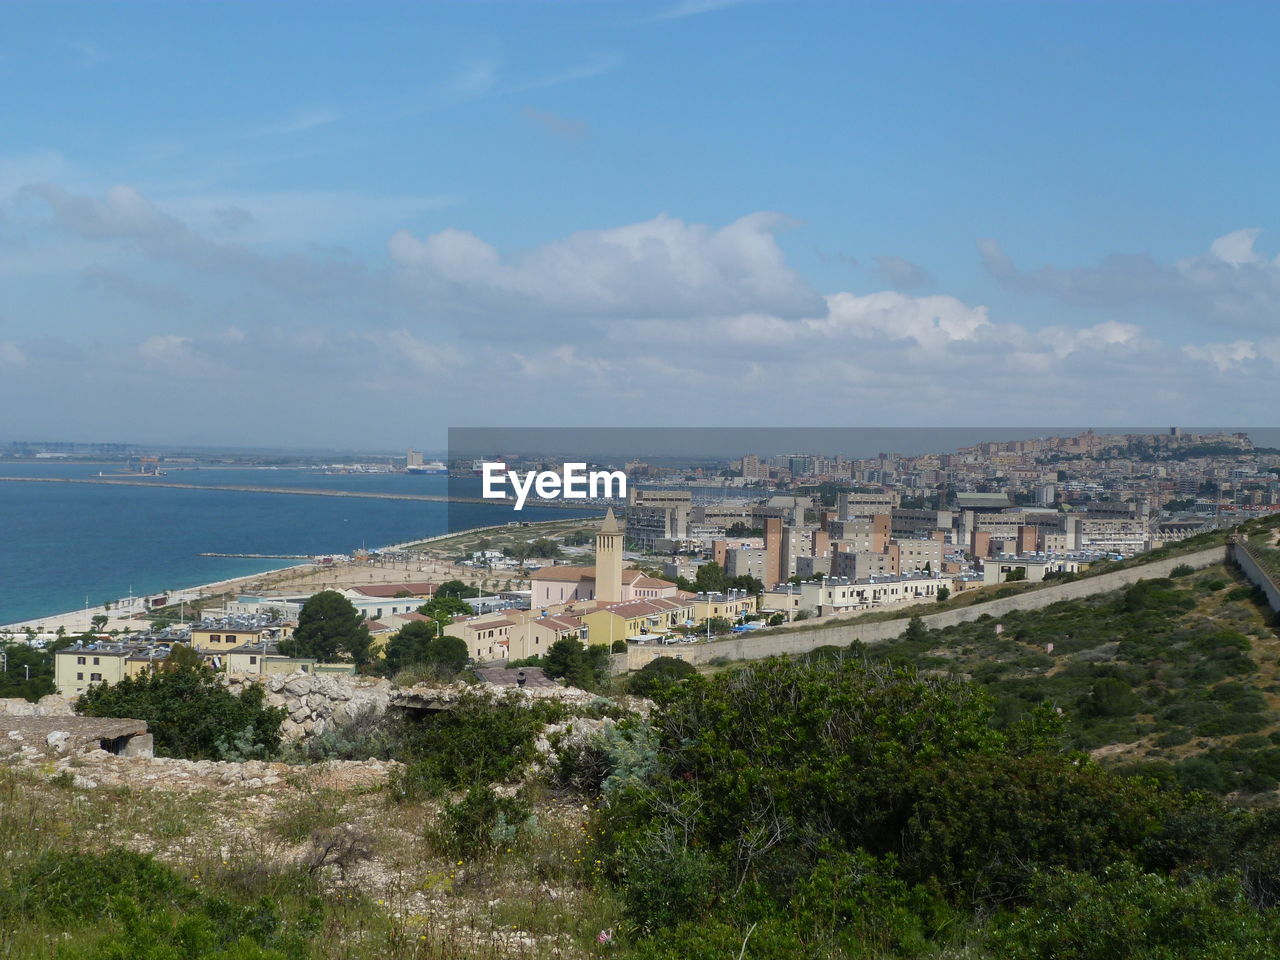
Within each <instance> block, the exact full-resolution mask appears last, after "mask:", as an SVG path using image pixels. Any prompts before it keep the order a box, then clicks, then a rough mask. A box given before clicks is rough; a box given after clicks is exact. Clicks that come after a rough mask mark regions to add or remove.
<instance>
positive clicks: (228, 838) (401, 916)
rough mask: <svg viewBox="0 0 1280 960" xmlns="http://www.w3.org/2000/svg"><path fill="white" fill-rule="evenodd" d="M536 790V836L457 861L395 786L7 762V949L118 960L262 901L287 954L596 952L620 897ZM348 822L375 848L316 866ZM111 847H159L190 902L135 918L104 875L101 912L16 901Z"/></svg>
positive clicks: (558, 809) (565, 809) (16, 954)
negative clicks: (16, 888)
mask: <svg viewBox="0 0 1280 960" xmlns="http://www.w3.org/2000/svg"><path fill="white" fill-rule="evenodd" d="M536 799H537V801H538V803H537V821H538V822H537V826H536V828H535V832H534V833H533V834H531V835H530V836H529V837H528V838H527V839H526V840H524V841H523V842H520V843H513V844H511V845H510V846H509V847H501V848H499V849H498V850H497V851H495V852H494V853H493V854H492V855H491V856H486V857H483V858H481V859H479V860H476V861H468V862H465V863H459V862H457V861H456V860H446V859H444V857H442V856H441V855H440V854H439V853H438V852H437V851H436V849H435V848H434V846H433V844H432V842H431V840H430V836H431V833H432V829H431V828H432V827H433V826H434V824H435V823H436V822H437V821H438V816H439V810H440V805H439V804H438V803H436V802H430V803H417V804H414V803H408V804H406V803H392V802H390V800H389V798H388V796H387V794H386V791H385V790H384V791H377V792H368V791H364V792H353V791H343V790H336V789H330V788H323V787H317V786H315V785H313V784H311V783H310V782H309V779H308V777H307V776H306V775H305V774H301V775H299V776H296V777H293V778H291V780H290V783H289V784H288V785H287V786H282V787H281V788H279V790H278V792H277V793H275V794H273V795H271V796H268V797H257V798H253V799H252V801H249V800H246V799H245V798H243V797H239V798H237V797H233V796H230V795H228V794H226V793H224V792H222V791H216V790H210V791H204V792H198V793H195V794H190V795H187V794H177V793H169V792H165V791H161V790H126V789H119V790H112V789H93V790H80V789H77V788H75V787H71V786H67V785H62V784H56V783H53V782H51V781H50V779H49V777H48V775H47V772H46V771H42V770H36V771H25V770H17V769H12V768H0V956H3V957H5V958H6V960H10V958H12V960H35V958H42V960H107V956H108V954H107V953H105V952H102V951H104V950H106V949H107V947H108V946H109V945H111V944H113V943H114V944H115V949H117V950H119V949H123V950H124V953H123V954H119V953H118V954H116V955H123V956H138V957H140V958H141V957H146V956H147V954H146V952H145V951H144V949H143V941H144V940H145V939H146V937H155V936H159V937H160V938H161V939H162V940H163V939H164V938H165V937H170V938H172V937H173V936H175V934H174V932H173V931H174V929H176V925H178V924H181V923H182V922H183V921H184V917H188V916H196V917H197V919H200V920H201V922H205V921H204V920H203V919H201V918H204V917H206V916H213V917H216V918H224V919H225V917H230V918H231V921H227V922H228V923H231V927H235V928H236V929H239V926H240V925H242V919H243V917H249V916H256V913H255V911H258V910H259V909H266V908H265V907H262V906H261V905H262V904H264V903H265V904H269V905H270V910H269V911H268V912H269V913H270V914H271V916H272V917H274V918H275V920H273V921H272V922H273V923H274V924H275V927H274V928H273V929H274V930H275V933H273V934H272V935H271V936H272V937H274V938H275V939H273V940H272V939H269V940H267V941H265V942H266V943H267V946H268V947H269V948H270V949H278V950H280V951H282V953H281V954H280V955H282V956H286V957H288V958H290V960H294V958H297V960H375V958H376V960H384V958H385V960H428V958H430V960H442V958H456V960H464V958H466V960H472V958H474V960H490V958H492V960H498V958H509V957H520V958H530V960H533V958H541V957H551V956H562V957H575V956H592V955H595V953H596V948H597V945H596V943H595V935H596V934H597V933H598V932H599V931H600V930H601V929H605V928H607V927H609V926H613V925H614V924H615V923H616V922H617V917H618V908H617V905H616V904H615V903H614V901H613V900H612V899H611V898H610V897H609V896H608V895H606V894H602V893H600V892H599V891H598V889H597V885H596V883H595V880H594V878H595V871H594V868H593V865H592V864H591V863H590V862H589V858H588V857H586V856H585V855H584V854H583V852H582V851H583V850H585V849H586V847H585V846H584V834H583V832H582V831H583V829H584V822H585V820H584V818H585V816H586V814H585V813H584V812H583V811H582V809H581V808H580V807H579V806H577V805H575V804H572V803H561V802H560V801H558V800H556V798H554V797H553V796H551V795H546V794H544V795H539V796H538V797H537V798H536ZM347 828H350V829H352V830H357V831H359V832H360V833H361V834H362V835H363V836H365V837H367V839H368V850H367V852H366V854H365V855H364V856H362V857H360V858H359V859H358V861H357V862H355V863H353V864H351V865H350V867H349V869H347V870H346V871H345V873H340V872H339V871H338V870H336V869H332V868H322V869H320V870H319V871H317V872H314V873H313V872H311V871H309V870H308V869H307V863H308V860H307V854H308V853H309V851H310V850H311V849H312V845H313V837H314V836H315V835H317V834H320V835H323V834H324V833H325V831H328V830H333V829H347ZM114 850H122V851H132V852H133V853H137V854H143V855H147V856H152V857H154V860H155V862H156V863H157V864H159V865H161V866H162V867H163V868H164V869H166V870H171V871H172V872H173V874H174V876H175V877H176V878H177V882H178V883H179V884H180V886H181V888H182V889H189V890H190V891H191V896H192V897H193V898H194V900H193V902H192V905H190V906H188V907H185V908H183V909H176V908H171V907H166V906H159V905H152V906H151V907H150V908H147V909H145V910H144V911H143V916H142V919H141V920H140V921H131V920H130V918H129V910H130V907H129V905H128V904H127V903H124V902H123V901H122V900H120V899H119V897H114V898H113V890H112V889H111V888H110V886H109V885H106V884H103V885H101V886H103V889H102V890H101V895H102V898H103V903H104V905H105V910H104V912H103V913H102V915H101V916H100V917H99V918H97V919H93V920H92V921H89V920H88V918H87V917H83V916H76V917H74V918H71V919H68V918H67V917H66V916H63V915H60V914H57V913H54V912H50V911H48V910H46V911H45V912H39V911H37V912H36V913H34V914H32V913H31V912H29V911H28V912H24V913H21V914H20V915H14V914H13V913H12V911H11V910H10V912H8V913H6V912H5V911H6V910H7V909H9V908H8V907H6V904H7V903H8V904H11V903H12V902H13V901H12V896H11V894H12V886H13V884H14V883H15V882H16V878H17V877H19V876H21V875H22V873H23V871H24V870H27V869H29V868H32V867H33V865H37V864H39V863H41V862H42V861H43V860H45V859H46V858H48V857H50V856H54V857H65V856H72V855H86V856H88V857H89V858H90V860H89V861H88V862H96V861H95V859H94V858H97V857H99V856H103V857H110V856H113V854H111V853H110V852H111V851H114ZM95 889H96V887H95ZM115 892H116V893H117V894H118V893H119V892H120V891H115ZM24 909H25V908H24ZM228 911H230V912H229V913H228ZM232 921H234V922H232ZM218 922H219V923H223V920H222V919H220V920H219V921H218ZM139 923H140V924H141V927H139V926H138V924H139ZM131 924H133V926H131ZM268 926H270V924H268ZM217 929H219V930H224V929H230V927H226V926H225V924H224V926H221V927H217ZM246 929H248V928H246ZM157 931H159V932H158V933H157ZM131 937H132V938H134V939H130V938H131ZM166 942H167V941H166ZM121 944H124V946H123V947H121ZM273 944H274V946H273ZM206 955H208V956H210V957H212V956H213V954H212V953H209V954H204V953H199V952H196V953H192V954H191V955H190V956H191V957H192V958H201V957H204V956H206ZM113 956H115V955H113ZM183 956H184V957H186V956H187V954H183ZM237 956H238V955H237ZM245 956H259V955H258V954H245ZM267 956H268V955H267V954H262V955H261V957H262V960H266V958H267ZM270 956H271V957H272V958H273V960H275V957H276V955H275V954H271V955H270Z"/></svg>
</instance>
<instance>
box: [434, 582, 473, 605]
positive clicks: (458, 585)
mask: <svg viewBox="0 0 1280 960" xmlns="http://www.w3.org/2000/svg"><path fill="white" fill-rule="evenodd" d="M478 596H480V591H479V590H477V589H476V588H475V587H469V586H467V585H466V584H465V583H463V582H462V581H461V580H446V581H445V582H444V583H442V584H440V586H438V587H437V588H436V592H435V597H436V599H439V598H441V597H454V598H456V599H462V600H465V599H466V598H467V597H478Z"/></svg>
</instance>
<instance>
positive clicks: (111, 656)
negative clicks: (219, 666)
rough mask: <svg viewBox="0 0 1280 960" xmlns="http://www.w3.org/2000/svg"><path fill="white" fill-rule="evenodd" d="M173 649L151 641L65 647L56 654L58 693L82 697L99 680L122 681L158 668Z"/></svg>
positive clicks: (55, 672) (54, 663)
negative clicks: (170, 649) (157, 665)
mask: <svg viewBox="0 0 1280 960" xmlns="http://www.w3.org/2000/svg"><path fill="white" fill-rule="evenodd" d="M168 654H169V649H168V648H167V647H164V646H159V645H156V644H149V643H111V642H106V641H103V642H100V643H88V644H84V645H77V646H74V647H64V648H63V649H61V650H59V651H58V652H57V653H55V654H54V659H53V680H54V685H55V686H57V688H58V693H59V694H60V695H61V696H64V697H78V696H80V694H82V693H84V692H85V691H86V690H88V689H89V687H91V686H93V685H94V684H99V683H107V684H111V683H119V682H120V681H121V680H123V679H124V678H125V677H136V676H138V675H139V674H142V673H149V672H152V671H154V670H155V669H156V664H158V663H162V662H163V661H164V658H165V657H166V656H168Z"/></svg>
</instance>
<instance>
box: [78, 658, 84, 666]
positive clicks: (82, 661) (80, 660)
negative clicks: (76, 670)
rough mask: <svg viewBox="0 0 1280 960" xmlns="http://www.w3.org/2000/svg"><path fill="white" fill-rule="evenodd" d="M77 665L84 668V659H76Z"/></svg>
mask: <svg viewBox="0 0 1280 960" xmlns="http://www.w3.org/2000/svg"><path fill="white" fill-rule="evenodd" d="M76 665H77V666H84V657H76Z"/></svg>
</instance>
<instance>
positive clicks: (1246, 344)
mask: <svg viewBox="0 0 1280 960" xmlns="http://www.w3.org/2000/svg"><path fill="white" fill-rule="evenodd" d="M1182 352H1183V353H1185V354H1186V355H1187V356H1188V357H1190V358H1191V359H1192V360H1199V361H1202V362H1204V363H1207V364H1209V365H1211V366H1212V367H1214V369H1216V370H1217V371H1218V373H1230V372H1231V371H1233V370H1240V369H1242V368H1243V367H1244V365H1245V364H1246V363H1247V362H1248V361H1250V360H1256V359H1258V349H1257V345H1256V344H1255V343H1254V342H1253V341H1252V340H1235V341H1233V342H1231V343H1205V344H1200V345H1194V344H1189V345H1187V346H1185V347H1183V348H1182Z"/></svg>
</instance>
